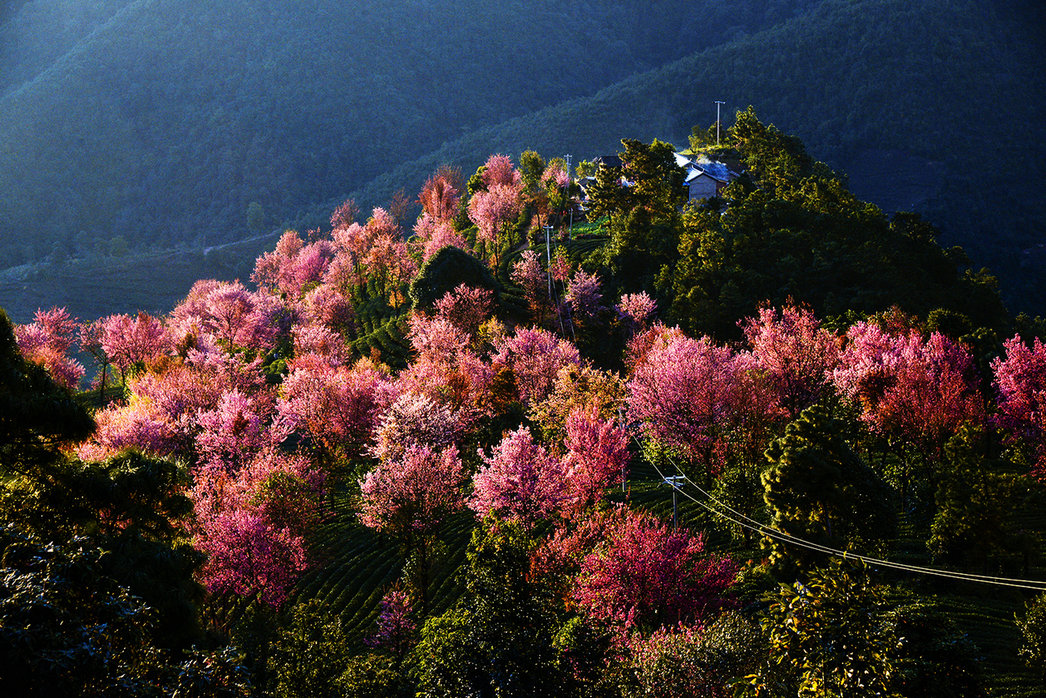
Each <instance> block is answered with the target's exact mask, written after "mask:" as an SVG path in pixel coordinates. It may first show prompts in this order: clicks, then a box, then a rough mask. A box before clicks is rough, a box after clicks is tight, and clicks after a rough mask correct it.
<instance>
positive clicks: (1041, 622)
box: [1017, 594, 1046, 681]
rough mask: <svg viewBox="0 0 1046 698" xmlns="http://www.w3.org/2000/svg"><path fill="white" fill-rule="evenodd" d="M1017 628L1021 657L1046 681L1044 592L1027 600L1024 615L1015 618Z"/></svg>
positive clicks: (1045, 602) (1045, 612)
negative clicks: (1019, 635)
mask: <svg viewBox="0 0 1046 698" xmlns="http://www.w3.org/2000/svg"><path fill="white" fill-rule="evenodd" d="M1017 629H1018V630H1020V633H1021V641H1022V642H1021V649H1020V654H1021V657H1022V658H1023V659H1024V661H1025V663H1026V664H1027V665H1028V666H1029V667H1031V669H1032V670H1033V671H1034V672H1036V674H1037V675H1038V676H1039V677H1040V678H1041V679H1043V680H1044V681H1046V594H1039V596H1037V597H1035V598H1034V599H1032V600H1031V601H1030V602H1028V606H1027V608H1026V609H1025V612H1024V617H1023V618H1018V619H1017Z"/></svg>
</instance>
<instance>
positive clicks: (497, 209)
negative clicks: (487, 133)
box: [469, 155, 523, 267]
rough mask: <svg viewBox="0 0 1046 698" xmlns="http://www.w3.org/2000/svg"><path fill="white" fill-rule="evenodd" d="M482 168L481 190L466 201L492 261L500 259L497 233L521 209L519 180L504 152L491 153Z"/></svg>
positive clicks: (513, 219) (521, 184) (500, 234)
mask: <svg viewBox="0 0 1046 698" xmlns="http://www.w3.org/2000/svg"><path fill="white" fill-rule="evenodd" d="M485 167H486V169H485V170H484V171H483V182H484V185H485V189H483V190H480V191H477V192H476V193H475V194H473V195H472V198H471V199H470V200H469V218H470V219H472V222H473V223H475V224H476V227H478V228H479V235H478V238H479V239H480V240H482V241H484V242H487V243H489V245H490V247H491V248H492V249H493V255H492V258H493V263H494V266H495V267H497V266H498V263H499V262H500V247H501V239H500V236H502V235H504V234H505V233H506V232H507V226H508V225H509V224H511V223H512V222H514V221H515V220H516V218H518V217H519V214H520V212H521V211H522V210H523V197H522V195H523V182H522V179H521V177H520V174H519V172H518V171H517V170H516V169H515V168H513V166H512V160H510V159H509V158H508V157H507V156H505V155H492V156H491V157H490V158H489V159H488V160H487V162H486V165H485Z"/></svg>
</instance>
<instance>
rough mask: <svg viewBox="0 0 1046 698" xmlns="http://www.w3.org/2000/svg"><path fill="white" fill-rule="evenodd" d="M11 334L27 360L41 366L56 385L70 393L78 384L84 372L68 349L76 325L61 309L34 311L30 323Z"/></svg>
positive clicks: (73, 319) (72, 318)
mask: <svg viewBox="0 0 1046 698" xmlns="http://www.w3.org/2000/svg"><path fill="white" fill-rule="evenodd" d="M14 333H15V340H16V341H17V342H18V349H19V350H20V351H21V352H22V356H24V357H25V358H26V360H27V361H31V362H32V363H35V364H39V365H41V366H43V367H44V369H46V370H47V372H48V373H49V374H51V378H53V379H54V381H55V382H56V383H58V384H59V385H62V386H65V387H66V388H69V389H70V390H73V389H75V388H76V387H77V386H78V385H79V384H80V380H81V379H82V378H83V377H84V373H85V372H86V371H85V369H84V367H83V365H82V364H81V363H80V362H79V361H76V360H75V359H73V358H71V357H70V356H69V349H70V348H71V347H72V346H73V344H74V343H75V342H76V341H77V339H78V338H79V333H80V322H79V321H78V320H77V319H76V318H74V317H72V316H70V315H69V312H68V311H67V310H66V309H65V308H58V307H55V308H51V309H50V310H38V311H36V315H35V317H34V319H33V322H32V323H30V324H28V325H16V326H15V328H14Z"/></svg>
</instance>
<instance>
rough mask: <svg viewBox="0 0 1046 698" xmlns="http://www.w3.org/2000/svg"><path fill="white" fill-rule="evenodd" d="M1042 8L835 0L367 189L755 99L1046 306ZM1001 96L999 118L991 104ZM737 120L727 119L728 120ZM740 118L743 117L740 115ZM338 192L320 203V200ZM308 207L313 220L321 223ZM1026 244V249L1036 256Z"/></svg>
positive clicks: (681, 121)
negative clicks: (1040, 250)
mask: <svg viewBox="0 0 1046 698" xmlns="http://www.w3.org/2000/svg"><path fill="white" fill-rule="evenodd" d="M1040 28H1042V23H1041V14H1036V13H1033V12H1026V11H1025V9H1022V8H1018V7H1001V6H990V5H983V4H978V3H973V2H957V3H953V2H926V3H918V4H915V5H912V4H909V3H904V2H896V1H892V0H885V1H884V0H865V1H863V2H829V3H825V4H824V5H822V6H821V7H819V8H817V9H816V10H814V11H811V12H810V13H807V14H805V15H802V16H800V17H797V18H795V19H793V20H792V21H790V22H787V23H785V24H782V25H780V26H778V27H775V28H773V29H770V30H767V31H765V32H761V33H758V34H754V35H749V36H744V37H741V38H739V39H737V40H735V41H733V42H730V43H728V44H726V45H723V46H718V47H715V48H710V49H707V50H703V51H699V52H695V53H693V54H692V55H690V56H687V57H685V58H683V59H680V60H679V61H676V62H674V63H671V64H668V65H665V66H662V67H660V68H658V69H655V70H652V71H649V72H647V73H644V74H641V75H636V76H633V77H630V78H628V79H626V80H624V81H622V82H621V83H619V84H617V85H614V86H611V87H608V88H606V89H604V90H602V91H600V92H599V93H597V94H596V95H594V96H592V97H589V98H583V99H576V100H571V101H568V102H565V103H563V104H560V105H557V106H555V107H551V108H547V109H543V110H541V111H539V112H535V113H533V114H529V115H527V116H525V117H521V118H517V119H513V120H511V121H509V122H506V123H504V124H501V125H499V126H497V127H492V128H489V129H483V130H479V131H477V132H475V133H473V134H469V135H468V136H466V137H464V138H462V139H459V140H458V141H455V142H453V143H448V144H446V145H444V146H443V147H442V148H440V149H439V150H437V151H436V152H434V153H431V154H429V155H427V156H425V157H424V158H422V159H420V160H418V161H415V162H410V163H404V164H402V165H400V166H399V167H397V168H395V169H393V170H391V171H390V172H389V173H387V174H385V175H383V176H382V177H379V178H378V179H376V180H375V181H374V182H372V183H371V184H370V185H369V186H368V187H366V188H364V189H361V190H360V191H358V192H356V198H357V199H359V200H360V201H363V202H366V203H371V202H377V201H382V200H385V199H386V198H387V196H388V194H389V193H390V192H391V191H393V190H395V189H396V188H399V187H402V186H406V187H407V189H408V191H410V190H411V189H412V188H413V187H414V186H418V185H420V183H421V181H423V178H424V176H425V175H426V174H427V173H428V172H431V171H432V169H434V168H435V167H436V166H437V165H438V164H440V163H442V162H450V163H454V164H458V165H460V166H462V167H463V168H470V167H472V168H474V167H475V165H476V163H477V161H478V159H479V158H480V157H482V155H481V154H483V153H489V152H506V153H518V152H520V151H521V150H522V149H524V148H533V149H537V150H538V151H540V152H542V153H543V154H547V155H555V154H564V153H566V152H571V153H572V154H573V155H574V160H575V162H576V161H577V160H578V159H579V158H581V157H593V156H595V155H599V154H604V153H607V152H615V151H616V150H618V149H619V147H620V145H619V143H618V142H617V141H618V139H620V138H624V137H629V138H639V139H642V140H650V139H652V138H654V137H657V138H661V139H663V140H669V141H672V142H674V143H676V144H677V145H680V146H682V145H685V143H686V137H687V135H688V134H689V131H690V129H691V127H692V126H693V125H695V124H700V125H701V126H702V127H704V126H705V125H706V124H708V123H710V122H712V121H714V114H715V112H714V105H713V104H712V101H713V100H715V99H726V100H728V105H727V110H728V113H732V111H733V110H735V109H738V108H744V106H746V105H748V104H754V105H756V107H757V111H758V112H759V114H760V116H761V117H762V118H763V119H764V120H766V121H771V122H774V123H775V124H776V125H777V126H779V127H780V128H781V129H782V130H784V131H786V132H791V133H795V134H797V135H799V136H800V137H801V138H802V139H803V140H804V141H805V142H806V143H809V144H811V149H812V151H813V152H812V154H813V155H814V156H815V157H817V158H818V159H820V160H824V161H825V162H827V163H828V164H829V165H831V166H833V167H835V168H837V169H839V170H840V171H842V172H844V173H847V174H849V176H850V179H851V182H852V185H853V188H854V191H855V193H857V194H858V195H859V196H861V197H863V198H866V199H868V200H870V201H872V202H874V203H877V204H879V205H880V206H881V207H883V208H884V209H886V210H918V211H920V212H922V213H923V214H924V215H925V216H927V217H928V218H929V219H930V220H931V221H933V222H934V223H935V224H937V225H938V226H939V227H941V228H942V230H943V234H944V236H943V239H942V242H943V243H945V244H961V245H963V246H964V248H966V249H967V251H968V253H969V254H970V255H971V257H973V260H974V263H975V265H976V266H980V265H989V266H991V267H992V269H993V270H995V271H996V272H997V273H998V274H999V276H1000V282H1001V285H1002V288H1003V290H1004V292H1005V295H1006V297H1007V300H1008V301H1009V302H1010V304H1011V306H1012V307H1014V308H1015V309H1018V310H1021V309H1026V310H1030V311H1033V312H1038V313H1041V312H1043V311H1042V309H1043V308H1044V307H1046V285H1043V284H1042V282H1041V281H1039V279H1040V277H1041V276H1042V272H1043V271H1044V270H1046V255H1040V256H1039V257H1038V261H1036V257H1035V255H1034V251H1035V250H1036V249H1037V247H1036V246H1038V245H1039V243H1040V240H1041V235H1042V232H1043V230H1046V212H1044V207H1043V197H1042V187H1043V185H1044V184H1046V99H1044V95H1046V43H1044V41H1043V39H1042V38H1041V37H1042V36H1046V33H1039V31H1038V30H1039V29H1040ZM991 105H995V110H996V113H998V114H999V116H998V117H996V118H993V119H991V120H990V122H989V121H988V117H987V116H986V114H987V113H988V109H989V107H990V106H991ZM727 120H728V118H727V117H724V121H727ZM730 120H731V121H732V119H730ZM329 203H330V202H324V207H323V208H324V209H327V208H329ZM315 219H316V218H315V214H314V215H313V217H311V218H310V217H305V218H303V219H302V221H301V222H302V223H305V222H306V221H310V220H315ZM1025 251H1027V252H1025Z"/></svg>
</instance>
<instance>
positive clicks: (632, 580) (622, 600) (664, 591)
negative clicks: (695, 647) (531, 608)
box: [572, 510, 738, 632]
mask: <svg viewBox="0 0 1046 698" xmlns="http://www.w3.org/2000/svg"><path fill="white" fill-rule="evenodd" d="M704 548H705V545H704V537H703V536H701V535H700V534H698V535H691V534H690V533H689V532H687V531H686V530H677V531H673V530H672V529H671V528H670V527H669V526H667V525H665V524H664V523H662V522H661V521H660V520H658V519H657V518H656V517H655V516H654V515H653V514H650V513H647V512H643V511H634V510H627V511H626V512H625V513H624V514H623V515H622V516H620V517H616V518H612V519H610V520H609V521H608V525H607V526H606V527H605V528H604V530H603V532H602V538H601V540H600V542H599V543H597V545H596V546H595V548H594V549H593V550H592V551H591V552H590V553H588V554H587V555H585V556H584V558H583V559H582V560H581V564H580V572H579V574H578V576H577V579H576V582H575V585H574V589H573V593H572V597H573V600H574V603H576V604H577V605H578V607H579V608H580V609H581V610H582V611H583V612H584V613H585V614H587V615H589V616H590V617H592V618H593V619H595V620H597V621H599V622H604V623H609V624H610V625H611V626H613V627H614V628H616V629H618V630H620V631H624V632H627V631H630V630H633V629H638V630H652V629H656V628H659V627H665V626H672V625H676V624H678V623H681V622H689V621H699V620H700V619H701V618H702V617H704V615H705V614H707V613H708V612H710V611H712V610H715V609H717V608H720V607H721V606H722V605H723V604H724V594H725V592H726V590H727V589H728V588H729V587H730V585H731V584H733V582H734V579H735V577H736V576H737V571H738V567H737V565H736V564H735V563H734V562H733V561H732V560H731V559H730V558H728V557H718V556H715V555H708V554H706V553H705V549H704Z"/></svg>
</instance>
